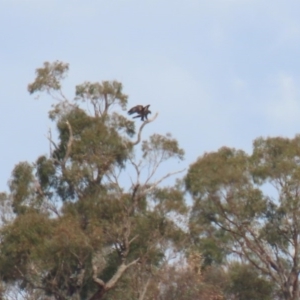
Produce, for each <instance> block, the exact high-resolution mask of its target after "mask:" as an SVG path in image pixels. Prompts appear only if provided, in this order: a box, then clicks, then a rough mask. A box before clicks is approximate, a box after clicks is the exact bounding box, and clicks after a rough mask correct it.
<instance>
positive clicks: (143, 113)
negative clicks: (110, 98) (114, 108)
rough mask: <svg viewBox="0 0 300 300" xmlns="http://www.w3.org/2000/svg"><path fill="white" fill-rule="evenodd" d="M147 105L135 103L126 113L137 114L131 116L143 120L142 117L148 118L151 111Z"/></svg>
mask: <svg viewBox="0 0 300 300" xmlns="http://www.w3.org/2000/svg"><path fill="white" fill-rule="evenodd" d="M149 106H150V104H149V105H146V106H143V105H136V106H134V107H132V108H131V109H129V111H128V114H129V115H132V114H135V113H136V114H137V115H136V116H135V117H133V118H141V121H144V119H146V120H148V115H149V114H151V111H150V110H149Z"/></svg>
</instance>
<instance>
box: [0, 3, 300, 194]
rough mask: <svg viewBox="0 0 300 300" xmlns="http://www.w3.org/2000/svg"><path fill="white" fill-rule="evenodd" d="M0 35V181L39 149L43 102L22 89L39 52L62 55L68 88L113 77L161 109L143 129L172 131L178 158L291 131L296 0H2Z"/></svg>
mask: <svg viewBox="0 0 300 300" xmlns="http://www.w3.org/2000/svg"><path fill="white" fill-rule="evenodd" d="M0 45H1V46H0V81H1V91H0V108H1V114H2V118H1V127H0V136H1V138H2V143H1V149H0V151H1V171H0V190H3V189H7V181H8V179H9V177H10V173H11V171H12V169H13V167H14V165H15V164H17V163H18V162H19V161H24V160H28V161H34V160H35V159H36V158H37V156H38V155H41V154H45V153H48V142H47V139H46V137H45V136H46V134H47V130H48V127H49V126H50V125H51V122H50V120H49V119H48V118H47V111H48V110H49V108H50V105H51V101H50V100H49V99H48V98H47V97H46V96H44V97H41V98H40V99H39V100H35V99H34V97H32V96H29V94H28V92H27V84H28V83H29V82H32V80H33V79H34V71H35V69H36V68H37V67H40V66H42V64H43V62H44V61H50V62H52V61H54V60H61V61H64V62H68V63H70V72H69V76H68V78H67V80H66V82H65V91H66V94H67V95H68V96H69V97H70V98H72V97H73V95H74V86H75V85H76V84H79V83H82V82H83V81H86V80H90V81H102V80H112V79H116V80H119V81H121V82H122V83H123V85H124V92H125V93H127V94H128V95H129V106H133V105H136V104H151V109H152V111H154V112H156V111H158V112H159V117H158V119H157V120H156V121H155V122H154V123H152V124H150V125H148V126H147V127H146V130H145V134H147V135H148V134H151V133H154V132H157V133H166V132H171V133H172V134H173V136H174V137H176V138H177V139H178V140H179V142H180V144H181V146H182V147H183V148H184V149H185V151H186V160H185V161H184V163H183V164H182V166H188V165H189V164H190V163H192V162H194V161H195V160H196V158H197V157H198V156H199V155H202V154H203V153H204V152H205V151H212V150H217V149H218V148H219V147H221V146H224V145H226V146H230V147H236V148H240V149H244V150H246V151H251V146H252V141H253V139H255V138H256V137H258V136H278V135H280V136H288V137H293V136H294V135H295V134H297V133H300V85H299V84H300V68H299V67H300V59H299V55H300V51H299V50H300V2H299V1H298V0H286V1H282V0H280V1H279V0H266V1H264V0H202V1H200V0H186V1H182V0H181V1H178V0H160V1H158V0H105V1H102V0H93V1H92V0H81V1H79V0H0ZM174 168H175V169H178V166H177V164H176V166H175V167H174ZM167 171H169V170H167Z"/></svg>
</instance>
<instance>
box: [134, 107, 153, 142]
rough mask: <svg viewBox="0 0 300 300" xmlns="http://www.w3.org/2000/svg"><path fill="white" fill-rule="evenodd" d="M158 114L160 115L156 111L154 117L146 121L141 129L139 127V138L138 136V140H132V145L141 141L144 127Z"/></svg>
mask: <svg viewBox="0 0 300 300" xmlns="http://www.w3.org/2000/svg"><path fill="white" fill-rule="evenodd" d="M157 116H158V113H156V114H155V116H154V117H153V118H152V119H149V120H147V121H145V122H144V123H143V124H142V125H141V127H140V129H139V132H138V138H137V140H136V141H135V142H132V146H135V145H137V144H138V143H139V142H140V141H141V134H142V130H143V128H144V127H145V126H146V125H147V124H149V123H151V122H153V121H154V120H155V119H156V118H157Z"/></svg>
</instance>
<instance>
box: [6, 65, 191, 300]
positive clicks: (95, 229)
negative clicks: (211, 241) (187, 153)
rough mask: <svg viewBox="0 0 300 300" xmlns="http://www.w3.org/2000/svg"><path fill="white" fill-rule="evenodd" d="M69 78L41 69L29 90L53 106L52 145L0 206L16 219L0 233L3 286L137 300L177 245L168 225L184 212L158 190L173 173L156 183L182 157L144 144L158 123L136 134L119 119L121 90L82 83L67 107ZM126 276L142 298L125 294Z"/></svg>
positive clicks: (173, 190)
mask: <svg viewBox="0 0 300 300" xmlns="http://www.w3.org/2000/svg"><path fill="white" fill-rule="evenodd" d="M68 70H69V65H68V64H66V63H63V62H59V61H56V62H53V63H49V62H46V63H44V65H43V66H42V67H41V68H38V69H37V70H36V78H35V79H34V81H33V82H32V83H31V84H29V85H28V91H29V92H30V94H37V93H38V94H40V93H44V94H46V95H48V96H50V97H51V98H52V99H53V100H54V101H55V102H54V104H53V105H52V108H51V110H50V112H49V117H50V119H51V120H52V121H54V122H55V124H56V128H57V138H55V137H54V135H53V134H52V133H51V131H49V133H48V136H47V138H48V140H49V145H50V153H49V154H48V155H41V156H39V157H38V158H37V159H36V161H35V162H34V163H31V162H20V163H18V164H17V165H16V166H15V168H14V170H13V171H12V177H11V179H10V182H9V187H10V193H8V194H3V195H2V197H1V199H2V203H4V202H5V203H6V204H5V205H6V206H9V207H10V209H11V210H12V211H13V214H14V217H13V218H11V219H9V218H6V219H5V220H4V225H3V227H2V229H1V231H0V235H1V245H0V274H1V278H2V279H3V281H4V282H5V283H6V284H11V285H14V286H16V285H18V286H19V288H20V289H23V290H24V291H28V292H30V291H37V290H39V291H40V292H41V293H42V296H41V297H44V298H42V299H46V298H45V297H46V296H49V297H51V298H54V299H59V300H63V299H90V300H95V299H102V298H103V297H104V295H107V293H108V292H109V291H111V290H112V289H113V288H116V286H117V284H118V286H119V287H122V289H123V290H122V293H123V294H124V293H125V294H126V293H129V291H130V293H132V297H131V299H140V300H142V299H144V298H145V297H146V296H145V295H146V292H147V286H148V284H146V283H147V282H148V279H149V278H151V276H153V272H152V269H153V268H156V269H158V268H159V267H160V265H161V264H162V262H163V260H164V257H165V254H166V250H167V249H168V251H169V250H170V249H176V247H177V246H178V241H179V240H180V237H183V236H184V232H183V231H182V229H181V228H180V226H178V225H177V224H176V221H175V219H174V218H175V217H176V215H180V214H185V212H186V207H185V204H184V199H183V195H182V192H181V191H180V190H179V189H178V188H177V187H176V186H175V187H170V188H169V187H161V183H162V181H163V180H164V179H166V178H168V177H170V176H172V175H175V174H177V173H179V172H180V171H176V170H175V171H170V172H167V174H165V175H164V176H163V177H162V178H157V177H156V176H157V175H156V172H157V170H158V169H159V167H160V166H161V164H163V163H164V162H165V161H166V160H169V159H176V160H179V161H180V160H182V159H183V155H184V151H183V150H182V149H181V148H180V147H179V145H178V142H177V141H176V140H175V139H174V138H172V136H171V135H170V134H167V135H160V134H158V133H155V134H153V135H152V136H150V137H149V139H148V140H142V131H143V128H144V127H145V126H146V125H148V124H150V123H151V122H153V121H154V120H155V119H156V117H157V114H155V115H154V117H153V118H152V119H149V120H146V121H145V122H143V123H139V124H141V126H140V127H139V129H138V130H137V131H136V128H135V123H134V122H133V121H132V120H130V119H127V118H126V117H124V116H123V115H122V114H121V113H118V112H117V111H120V109H121V110H126V107H127V102H128V96H127V95H126V94H124V93H123V86H122V84H121V83H120V82H117V81H103V82H94V83H93V82H84V83H83V84H80V85H77V86H76V90H75V96H74V99H71V100H70V99H69V98H68V97H67V96H66V95H65V93H64V92H63V88H62V82H63V79H64V78H65V77H66V76H67V73H68ZM126 176H127V180H125V178H126ZM128 182H129V184H128ZM170 215H172V218H171V217H170ZM129 270H131V271H130V272H135V276H136V277H139V276H140V285H141V286H144V288H143V289H140V290H134V291H133V290H132V289H130V285H131V283H130V282H129V283H128V278H130V276H127V277H126V274H130V272H129V273H128V271H129ZM112 292H113V293H114V291H112ZM124 299H125V298H124Z"/></svg>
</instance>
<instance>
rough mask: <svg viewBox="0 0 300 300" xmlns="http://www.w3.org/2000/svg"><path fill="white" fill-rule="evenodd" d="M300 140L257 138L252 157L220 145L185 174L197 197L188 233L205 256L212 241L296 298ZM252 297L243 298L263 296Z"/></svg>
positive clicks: (299, 217) (186, 182) (287, 294)
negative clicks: (271, 193)
mask: <svg viewBox="0 0 300 300" xmlns="http://www.w3.org/2000/svg"><path fill="white" fill-rule="evenodd" d="M299 144H300V137H299V136H296V137H295V138H294V139H285V138H266V139H263V138H259V139H257V140H255V141H254V144H253V154H252V155H251V156H248V155H246V154H245V153H244V152H242V151H238V150H235V149H229V148H221V149H219V150H218V151H217V152H213V153H207V154H204V155H203V156H202V157H200V158H199V159H198V160H197V161H196V162H195V163H194V164H192V165H191V166H190V168H189V171H188V174H187V175H186V177H185V184H186V189H187V190H188V191H189V192H190V194H191V195H192V197H193V200H194V204H193V208H192V211H191V216H190V222H189V226H190V232H191V234H192V238H193V240H194V241H195V242H196V243H198V244H201V246H202V247H201V250H202V252H203V253H204V256H206V255H207V254H209V252H211V251H210V249H213V247H211V245H216V246H218V247H219V248H222V249H226V251H225V253H234V254H237V255H238V256H239V257H242V258H243V259H245V260H247V261H248V262H249V263H251V264H252V266H254V267H255V268H256V270H259V272H260V274H261V275H267V276H269V277H271V278H272V280H273V281H274V284H276V286H277V288H278V289H279V290H281V292H282V294H283V295H284V297H285V299H294V298H293V297H294V296H293V295H294V294H293V293H297V291H296V287H297V286H298V279H297V278H298V275H295V274H296V273H297V272H296V271H295V270H298V268H299V263H298V250H297V249H298V247H299V241H298V239H297V238H295V237H296V236H298V234H299V233H300V227H299V224H300V223H299V221H300V214H299V208H300V206H299V205H300V197H299V190H300V184H299V182H300V181H299V179H300V177H299V174H300V164H299V163H300V159H299V158H300V156H299V154H300V151H299V149H300V148H299ZM270 186H272V189H273V195H272V196H273V197H270V196H268V195H267V193H268V192H269V191H270ZM274 191H275V192H276V193H277V197H276V196H275V198H274ZM207 239H208V241H209V244H208V246H205V242H206V241H207ZM213 253H214V256H215V255H216V254H217V253H216V252H215V251H213ZM245 276H246V275H245ZM249 276H250V275H249ZM282 278H285V279H284V280H282ZM295 278H296V279H295ZM242 286H244V287H245V286H246V285H245V282H244V281H243V282H242V283H241V288H240V289H241V290H242V289H243V287H242ZM249 289H251V288H249ZM291 291H292V292H291ZM249 297H250V296H249V295H248V296H245V297H244V298H241V299H259V298H256V297H255V296H251V297H252V298H251V297H250V298H249ZM257 297H258V296H257ZM269 298H270V297H269ZM269 298H261V299H269ZM239 299H240V298H239Z"/></svg>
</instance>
